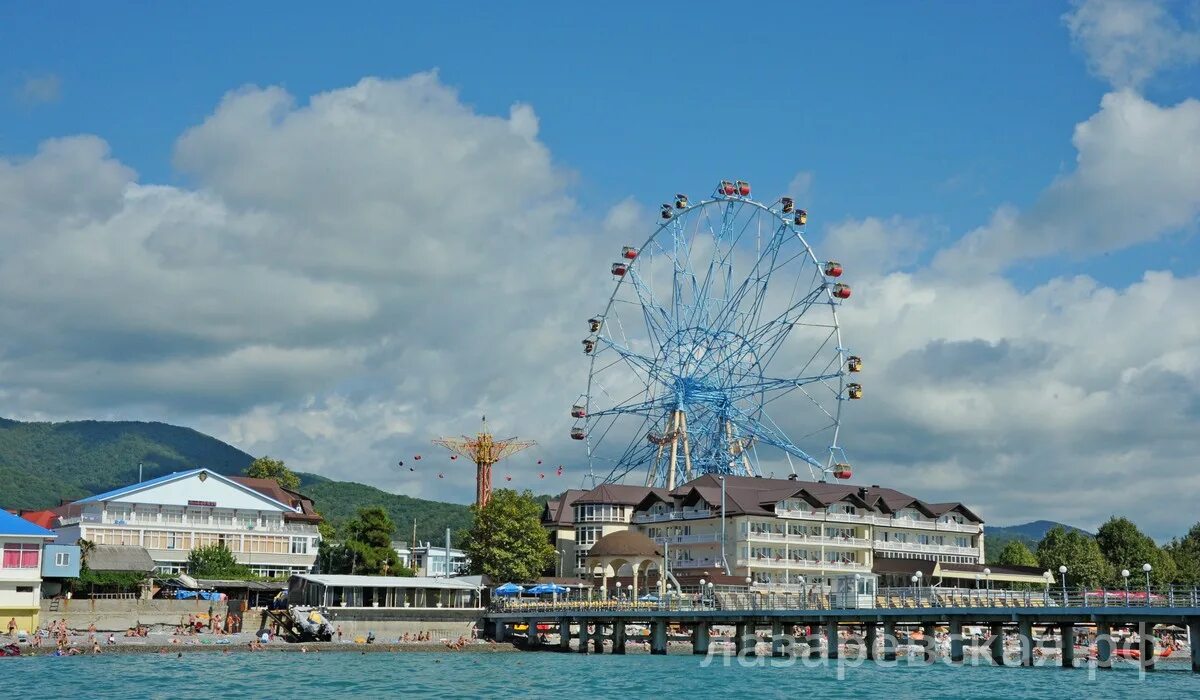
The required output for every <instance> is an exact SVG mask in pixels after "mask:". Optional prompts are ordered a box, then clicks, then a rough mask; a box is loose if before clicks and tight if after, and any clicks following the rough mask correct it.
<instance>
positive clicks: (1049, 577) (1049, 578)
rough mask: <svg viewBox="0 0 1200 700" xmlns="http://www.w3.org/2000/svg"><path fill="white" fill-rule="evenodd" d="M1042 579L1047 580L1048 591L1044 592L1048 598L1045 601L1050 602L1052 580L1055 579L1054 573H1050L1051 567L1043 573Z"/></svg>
mask: <svg viewBox="0 0 1200 700" xmlns="http://www.w3.org/2000/svg"><path fill="white" fill-rule="evenodd" d="M1042 580H1044V581H1045V582H1046V591H1045V593H1044V594H1043V595H1044V596H1045V599H1046V600H1045V602H1047V603H1049V602H1050V582H1051V581H1053V580H1054V574H1052V573H1050V569H1046V571H1045V572H1044V573H1043V574H1042Z"/></svg>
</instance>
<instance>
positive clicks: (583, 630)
mask: <svg viewBox="0 0 1200 700" xmlns="http://www.w3.org/2000/svg"><path fill="white" fill-rule="evenodd" d="M588 622H589V621H588V619H587V618H586V617H581V618H579V645H578V646H576V647H575V651H577V652H579V653H580V654H586V653H588Z"/></svg>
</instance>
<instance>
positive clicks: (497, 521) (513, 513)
mask: <svg viewBox="0 0 1200 700" xmlns="http://www.w3.org/2000/svg"><path fill="white" fill-rule="evenodd" d="M472 510H473V511H474V513H475V524H474V526H473V527H472V528H471V531H470V537H469V538H468V540H467V544H466V549H465V551H466V553H467V556H468V557H470V559H471V573H473V574H484V575H486V576H489V577H491V578H492V580H494V581H532V580H533V579H535V578H537V577H538V576H539V575H541V572H542V571H543V570H544V569H546V568H548V567H549V566H550V565H551V564H552V563H553V562H554V556H555V552H554V547H553V546H552V545H551V544H550V538H549V537H548V536H547V535H546V530H545V529H544V528H543V527H542V523H541V514H542V506H541V504H539V503H538V502H537V501H536V500H535V499H534V497H533V493H532V492H530V491H525V492H524V493H520V494H518V493H517V492H516V491H513V490H512V489H499V490H497V491H493V492H492V497H491V499H489V500H488V502H487V505H486V506H484V507H483V508H479V507H478V506H473V507H472Z"/></svg>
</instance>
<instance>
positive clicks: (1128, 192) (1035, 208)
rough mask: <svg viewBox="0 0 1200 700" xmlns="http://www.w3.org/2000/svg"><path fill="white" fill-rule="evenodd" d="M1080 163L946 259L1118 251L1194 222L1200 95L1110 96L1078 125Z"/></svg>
mask: <svg viewBox="0 0 1200 700" xmlns="http://www.w3.org/2000/svg"><path fill="white" fill-rule="evenodd" d="M1072 143H1073V144H1074V146H1075V149H1076V151H1077V153H1078V155H1077V156H1076V161H1075V169H1074V170H1073V171H1071V172H1070V173H1068V174H1066V175H1063V176H1062V177H1060V178H1058V179H1057V180H1055V181H1054V182H1053V183H1052V184H1051V185H1050V186H1049V187H1048V188H1046V190H1045V191H1043V192H1042V193H1041V195H1039V197H1038V199H1037V201H1035V202H1034V203H1033V205H1032V206H1030V207H1029V208H1028V209H1027V210H1024V211H1018V210H1017V209H1016V208H1014V207H1012V206H1009V205H1006V206H1002V207H1000V208H998V209H997V210H996V212H995V213H994V214H993V216H992V218H991V220H990V221H989V222H988V223H987V224H986V225H984V226H982V227H980V228H978V229H975V230H974V231H971V232H970V233H968V234H967V235H966V236H964V237H963V239H962V240H961V241H960V242H959V243H958V244H957V245H956V246H954V247H953V248H951V249H949V250H947V251H945V252H944V253H943V254H942V255H941V256H939V264H940V266H941V268H942V269H943V270H946V271H955V270H957V271H966V272H970V273H974V272H976V271H978V270H980V269H984V270H989V269H999V268H1003V267H1004V266H1006V265H1007V264H1009V263H1011V262H1014V261H1018V260H1022V259H1030V258H1037V257H1042V256H1045V255H1051V254H1056V253H1067V254H1071V255H1086V254H1093V253H1099V252H1104V251H1110V250H1117V249H1120V248H1124V247H1127V246H1130V245H1134V244H1137V243H1142V242H1145V241H1150V240H1154V239H1156V238H1159V237H1161V236H1163V235H1165V234H1168V233H1171V232H1174V231H1178V230H1181V229H1186V228H1188V227H1191V226H1194V224H1195V221H1196V217H1197V215H1200V101H1197V100H1195V99H1187V100H1184V101H1183V102H1180V103H1179V104H1176V105H1174V106H1170V107H1162V106H1159V105H1156V104H1154V103H1152V102H1150V101H1148V100H1146V99H1145V98H1143V97H1142V96H1140V95H1138V94H1136V93H1134V92H1132V91H1129V90H1122V91H1119V92H1113V93H1109V94H1107V95H1105V96H1104V98H1103V99H1102V100H1101V103H1100V111H1099V112H1098V113H1096V114H1094V115H1093V116H1092V117H1091V118H1089V119H1088V120H1087V121H1085V122H1082V123H1080V124H1078V125H1077V126H1076V127H1075V134H1074V136H1073V138H1072Z"/></svg>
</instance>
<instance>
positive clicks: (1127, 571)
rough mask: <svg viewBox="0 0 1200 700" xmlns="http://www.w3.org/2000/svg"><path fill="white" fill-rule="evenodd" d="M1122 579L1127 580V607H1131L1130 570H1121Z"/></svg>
mask: <svg viewBox="0 0 1200 700" xmlns="http://www.w3.org/2000/svg"><path fill="white" fill-rule="evenodd" d="M1121 578H1123V579H1125V607H1127V608H1128V607H1129V569H1121Z"/></svg>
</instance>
